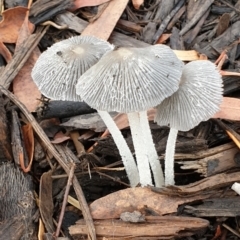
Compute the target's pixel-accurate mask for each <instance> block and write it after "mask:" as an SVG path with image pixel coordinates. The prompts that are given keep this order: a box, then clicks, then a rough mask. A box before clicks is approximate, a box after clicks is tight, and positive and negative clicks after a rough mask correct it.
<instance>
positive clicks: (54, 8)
mask: <svg viewBox="0 0 240 240" xmlns="http://www.w3.org/2000/svg"><path fill="white" fill-rule="evenodd" d="M72 6H73V1H72V0H67V1H66V0H54V1H52V0H51V1H49V0H41V1H35V2H34V3H33V5H32V6H31V8H30V14H29V15H30V21H31V22H32V23H34V24H39V23H41V22H44V21H47V20H49V19H51V18H52V17H54V16H56V15H57V14H58V13H59V12H62V11H64V10H66V9H68V8H71V7H72Z"/></svg>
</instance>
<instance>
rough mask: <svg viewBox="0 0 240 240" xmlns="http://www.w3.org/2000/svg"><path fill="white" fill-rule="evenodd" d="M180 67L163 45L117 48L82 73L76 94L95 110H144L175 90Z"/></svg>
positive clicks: (172, 53)
mask: <svg viewBox="0 0 240 240" xmlns="http://www.w3.org/2000/svg"><path fill="white" fill-rule="evenodd" d="M182 68H183V63H182V62H181V61H180V60H179V59H178V58H177V56H176V55H175V53H174V52H173V51H172V50H171V49H170V48H169V47H167V46H165V45H155V46H150V47H146V48H119V49H117V50H114V51H111V52H109V53H107V54H106V55H105V56H104V57H102V58H101V60H100V61H99V62H98V63H97V64H95V65H94V66H93V67H92V68H91V69H89V70H88V71H86V72H85V73H84V74H83V75H82V76H81V77H80V79H79V81H78V83H77V86H76V91H77V94H79V95H80V96H81V97H82V99H83V100H84V101H85V102H86V103H87V104H89V105H90V106H91V107H93V108H95V109H98V110H102V111H117V112H136V111H145V110H147V109H149V108H151V107H153V106H156V105H158V104H159V103H160V102H161V101H162V100H163V99H165V98H166V97H168V96H170V95H172V94H173V93H174V92H175V91H176V90H177V89H178V85H179V81H180V77H181V73H182Z"/></svg>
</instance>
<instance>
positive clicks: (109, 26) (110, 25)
mask: <svg viewBox="0 0 240 240" xmlns="http://www.w3.org/2000/svg"><path fill="white" fill-rule="evenodd" d="M127 4H128V0H111V2H110V3H109V5H108V6H107V7H106V9H105V10H104V12H103V13H102V14H101V16H100V17H99V18H98V19H97V20H96V21H95V22H93V23H89V24H88V26H87V27H86V28H85V29H84V31H83V32H82V36H83V35H90V36H95V37H97V38H100V39H104V40H107V39H108V38H109V36H110V35H111V33H112V31H113V29H114V27H115V25H116V24H117V22H118V20H119V18H120V16H121V15H122V13H123V11H124V9H125V8H126V6H127Z"/></svg>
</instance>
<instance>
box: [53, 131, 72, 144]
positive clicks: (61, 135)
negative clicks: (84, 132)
mask: <svg viewBox="0 0 240 240" xmlns="http://www.w3.org/2000/svg"><path fill="white" fill-rule="evenodd" d="M69 139H70V137H68V136H66V135H65V134H64V133H63V132H58V133H56V135H55V136H54V140H52V141H51V143H54V144H59V143H63V142H65V141H67V140H69Z"/></svg>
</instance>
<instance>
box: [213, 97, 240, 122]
mask: <svg viewBox="0 0 240 240" xmlns="http://www.w3.org/2000/svg"><path fill="white" fill-rule="evenodd" d="M213 118H222V119H228V120H233V121H240V99H237V98H230V97H224V98H223V102H222V104H221V106H220V111H219V112H217V113H216V114H215V115H214V116H213Z"/></svg>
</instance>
